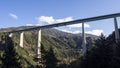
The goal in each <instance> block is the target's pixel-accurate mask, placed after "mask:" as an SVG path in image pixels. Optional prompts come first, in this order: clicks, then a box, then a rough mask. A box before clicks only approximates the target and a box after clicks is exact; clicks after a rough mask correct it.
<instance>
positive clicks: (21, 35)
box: [20, 32, 24, 47]
mask: <svg viewBox="0 0 120 68" xmlns="http://www.w3.org/2000/svg"><path fill="white" fill-rule="evenodd" d="M23 37H24V32H21V33H20V47H23Z"/></svg>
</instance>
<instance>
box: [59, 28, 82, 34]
mask: <svg viewBox="0 0 120 68" xmlns="http://www.w3.org/2000/svg"><path fill="white" fill-rule="evenodd" d="M61 31H63V32H67V33H72V34H78V33H80V31H79V30H76V31H69V30H65V29H64V30H61Z"/></svg>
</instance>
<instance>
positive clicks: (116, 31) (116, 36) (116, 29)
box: [114, 17, 120, 43]
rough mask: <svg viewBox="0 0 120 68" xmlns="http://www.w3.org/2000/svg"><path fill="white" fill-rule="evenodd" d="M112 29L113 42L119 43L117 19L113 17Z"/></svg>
mask: <svg viewBox="0 0 120 68" xmlns="http://www.w3.org/2000/svg"><path fill="white" fill-rule="evenodd" d="M114 27H115V41H116V43H118V42H120V36H119V30H118V24H117V18H116V17H114Z"/></svg>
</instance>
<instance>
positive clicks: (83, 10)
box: [0, 0, 120, 35]
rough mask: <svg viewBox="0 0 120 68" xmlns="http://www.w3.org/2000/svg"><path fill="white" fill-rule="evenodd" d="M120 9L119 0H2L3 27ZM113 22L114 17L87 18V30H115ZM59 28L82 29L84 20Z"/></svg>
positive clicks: (95, 14)
mask: <svg viewBox="0 0 120 68" xmlns="http://www.w3.org/2000/svg"><path fill="white" fill-rule="evenodd" d="M119 12H120V0H0V28H7V27H17V26H26V25H38V24H41V23H42V25H48V24H54V23H58V22H63V21H69V20H76V19H82V18H87V17H93V16H99V15H106V14H112V13H119ZM113 22H114V21H113V19H108V20H100V21H95V22H88V23H86V24H85V25H86V29H85V30H86V33H90V34H94V35H100V33H101V32H103V33H104V34H105V35H108V34H110V33H111V32H112V31H113V30H114V24H113ZM118 24H120V18H118ZM118 26H119V27H120V25H118ZM57 29H59V30H62V31H65V32H72V33H79V32H81V24H77V25H72V26H64V27H59V28H57Z"/></svg>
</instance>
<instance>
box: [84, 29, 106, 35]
mask: <svg viewBox="0 0 120 68" xmlns="http://www.w3.org/2000/svg"><path fill="white" fill-rule="evenodd" d="M103 32H104V31H103V30H99V29H96V30H92V31H86V32H85V33H87V34H92V35H97V36H100V35H101V33H103Z"/></svg>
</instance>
